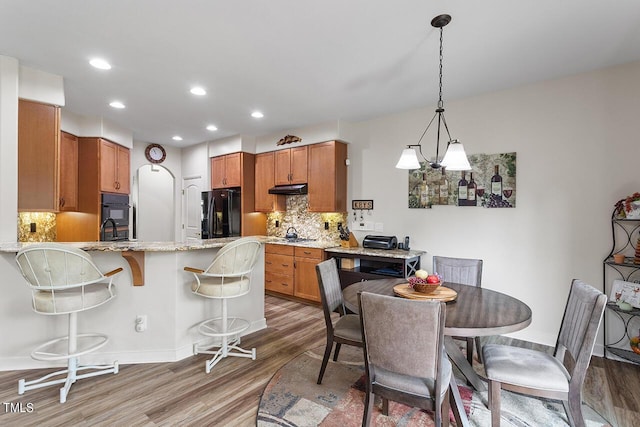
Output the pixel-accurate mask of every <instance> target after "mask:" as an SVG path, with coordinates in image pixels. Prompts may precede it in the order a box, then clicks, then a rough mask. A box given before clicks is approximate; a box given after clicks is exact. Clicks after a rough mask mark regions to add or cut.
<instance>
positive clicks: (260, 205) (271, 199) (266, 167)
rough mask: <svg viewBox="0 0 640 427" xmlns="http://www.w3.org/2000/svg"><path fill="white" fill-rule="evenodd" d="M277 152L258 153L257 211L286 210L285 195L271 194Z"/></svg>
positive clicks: (256, 164)
mask: <svg viewBox="0 0 640 427" xmlns="http://www.w3.org/2000/svg"><path fill="white" fill-rule="evenodd" d="M275 156H276V155H275V152H273V151H270V152H268V153H261V154H256V158H255V170H256V178H255V202H254V203H255V208H254V209H255V211H256V212H273V211H284V210H286V199H285V196H283V195H276V194H269V189H270V188H271V187H273V186H274V185H275V181H274V177H275V175H274V174H275V163H274V161H275Z"/></svg>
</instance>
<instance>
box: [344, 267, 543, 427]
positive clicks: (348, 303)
mask: <svg viewBox="0 0 640 427" xmlns="http://www.w3.org/2000/svg"><path fill="white" fill-rule="evenodd" d="M406 284H407V279H396V278H389V279H375V280H366V281H362V282H356V283H353V284H351V285H349V286H347V287H346V288H344V289H343V291H342V295H343V300H344V305H345V307H346V308H347V310H350V311H352V312H353V313H358V312H359V310H358V293H360V292H371V293H375V294H380V295H389V296H394V295H396V296H397V293H400V294H404V295H405V297H406V296H407V292H396V291H394V287H396V286H398V285H406ZM442 286H444V287H445V288H448V289H451V290H453V291H455V294H456V295H455V299H453V300H451V301H448V302H446V318H445V326H444V334H445V340H444V341H445V342H444V346H445V350H446V351H447V355H448V356H449V359H450V360H451V362H452V363H453V364H454V365H455V366H456V367H457V368H458V369H459V370H460V372H461V373H462V375H464V377H465V378H466V379H467V380H468V381H469V383H470V384H471V385H472V386H473V387H474V388H475V389H476V390H478V391H484V390H486V384H485V382H484V381H483V379H482V378H481V377H480V376H479V375H478V374H477V373H476V371H475V370H474V369H473V367H472V366H471V365H470V364H469V362H468V361H467V358H466V357H465V355H464V354H463V353H462V351H461V350H460V348H459V347H458V345H456V343H455V342H454V340H453V337H479V336H491V335H502V334H507V333H511V332H516V331H519V330H521V329H524V328H526V327H527V326H529V324H530V323H531V309H530V308H529V306H528V305H527V304H525V303H524V302H522V301H520V300H519V299H517V298H514V297H512V296H510V295H507V294H504V293H502V292H498V291H494V290H491V289H486V288H481V287H476V286H469V285H463V284H460V283H452V282H444V283H443V284H442ZM401 289H403V290H404V289H405V288H403V287H402V288H401ZM416 298H417V299H416V301H419V300H425V299H426V298H425V297H424V296H423V295H416ZM454 388H455V390H453V388H452V392H453V394H454V399H455V401H456V405H457V406H458V408H459V409H460V408H462V400H461V398H460V394H459V392H458V390H457V387H454ZM462 412H463V413H464V409H462ZM463 424H465V425H466V424H467V423H466V422H463Z"/></svg>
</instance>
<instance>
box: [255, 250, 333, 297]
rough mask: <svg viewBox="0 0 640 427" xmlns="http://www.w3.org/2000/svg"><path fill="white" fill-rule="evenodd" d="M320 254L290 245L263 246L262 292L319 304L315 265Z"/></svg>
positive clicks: (321, 259)
mask: <svg viewBox="0 0 640 427" xmlns="http://www.w3.org/2000/svg"><path fill="white" fill-rule="evenodd" d="M324 259H325V255H324V250H323V249H319V248H307V247H302V246H291V245H274V244H266V245H265V267H264V268H265V272H264V275H265V284H264V286H265V290H267V291H272V292H276V293H278V294H281V295H287V296H293V297H295V298H297V299H302V300H305V301H310V302H314V303H319V302H320V287H319V285H318V278H317V275H316V265H317V264H318V263H320V262H322V261H323V260H324Z"/></svg>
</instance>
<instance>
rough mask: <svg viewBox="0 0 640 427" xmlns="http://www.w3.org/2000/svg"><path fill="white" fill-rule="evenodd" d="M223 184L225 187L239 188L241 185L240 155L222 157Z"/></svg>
mask: <svg viewBox="0 0 640 427" xmlns="http://www.w3.org/2000/svg"><path fill="white" fill-rule="evenodd" d="M224 166H225V183H224V185H225V186H227V187H240V186H241V185H242V155H241V153H234V154H227V155H226V156H224Z"/></svg>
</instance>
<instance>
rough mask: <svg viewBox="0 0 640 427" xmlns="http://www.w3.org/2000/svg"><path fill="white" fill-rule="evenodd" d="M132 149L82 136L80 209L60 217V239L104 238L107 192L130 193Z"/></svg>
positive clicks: (57, 218)
mask: <svg viewBox="0 0 640 427" xmlns="http://www.w3.org/2000/svg"><path fill="white" fill-rule="evenodd" d="M129 168H130V157H129V149H128V148H126V147H123V146H121V145H118V144H116V143H114V142H111V141H108V140H106V139H104V138H97V137H79V138H78V209H77V211H78V212H81V213H82V214H83V215H76V214H73V213H70V212H69V213H68V212H61V213H59V214H58V215H57V217H56V230H57V240H58V241H59V242H95V241H98V240H100V216H101V209H102V206H101V200H100V195H101V193H103V192H107V193H119V194H129V176H130V172H129Z"/></svg>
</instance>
